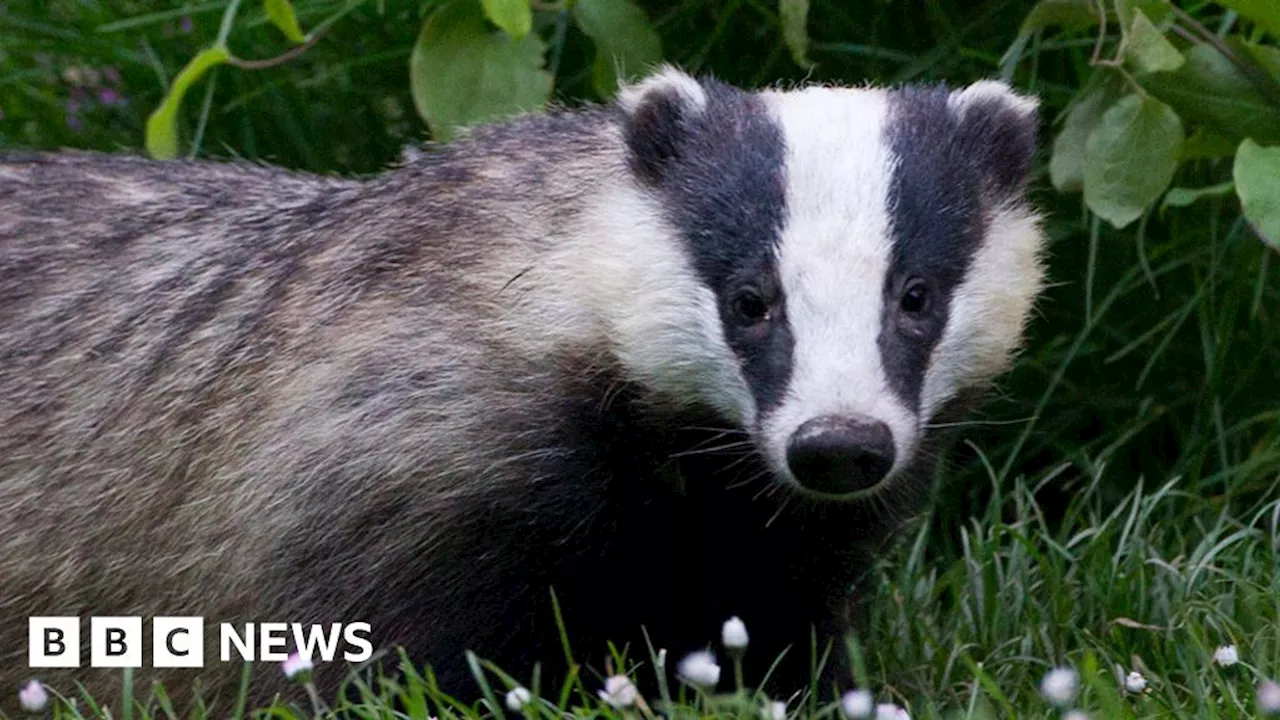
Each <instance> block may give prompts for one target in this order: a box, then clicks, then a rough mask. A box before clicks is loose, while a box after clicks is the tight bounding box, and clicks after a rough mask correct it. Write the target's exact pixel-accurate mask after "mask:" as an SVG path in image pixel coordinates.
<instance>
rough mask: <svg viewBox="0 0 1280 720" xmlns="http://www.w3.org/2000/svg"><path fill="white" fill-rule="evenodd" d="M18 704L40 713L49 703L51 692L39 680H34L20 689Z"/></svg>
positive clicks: (29, 710) (24, 708) (32, 711)
mask: <svg viewBox="0 0 1280 720" xmlns="http://www.w3.org/2000/svg"><path fill="white" fill-rule="evenodd" d="M18 704H19V705H21V706H22V709H23V710H26V711H27V712H29V713H38V712H41V711H43V710H44V706H45V705H48V704H49V693H48V692H47V691H46V690H45V689H44V686H43V685H41V684H40V681H39V680H32V681H31V682H29V683H27V684H26V685H24V686H23V688H22V689H21V690H19V691H18Z"/></svg>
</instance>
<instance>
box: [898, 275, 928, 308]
mask: <svg viewBox="0 0 1280 720" xmlns="http://www.w3.org/2000/svg"><path fill="white" fill-rule="evenodd" d="M899 307H901V308H902V312H904V313H907V314H908V315H921V314H923V313H925V312H928V310H929V288H928V287H927V286H925V284H924V281H923V280H912V281H911V282H910V283H907V289H906V290H903V291H902V300H900V301H899Z"/></svg>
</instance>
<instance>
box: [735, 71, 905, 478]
mask: <svg viewBox="0 0 1280 720" xmlns="http://www.w3.org/2000/svg"><path fill="white" fill-rule="evenodd" d="M763 96H764V98H765V100H766V102H767V103H768V104H769V106H770V108H771V110H772V112H773V113H774V114H775V116H776V117H777V119H778V121H779V123H780V125H781V127H782V129H783V134H784V137H785V139H786V143H787V163H786V180H787V189H786V197H787V216H788V220H787V225H786V227H785V229H784V231H783V235H782V241H781V247H780V256H779V259H778V263H779V268H778V269H779V273H780V275H781V279H782V286H783V291H784V293H785V296H786V299H787V300H786V302H787V319H788V321H789V323H790V325H791V331H792V336H793V340H794V343H795V345H794V351H793V353H792V371H791V382H790V384H789V387H788V391H787V394H786V396H785V398H784V399H783V401H782V403H781V405H780V406H779V407H778V409H777V410H776V411H775V412H773V413H771V415H770V416H769V417H768V418H766V419H765V422H764V425H765V426H764V427H762V428H761V430H762V435H763V437H762V440H763V441H764V442H765V443H766V445H767V446H768V447H769V455H770V457H771V460H772V461H773V462H774V464H775V466H776V468H777V469H778V470H779V472H780V473H782V474H784V475H786V476H788V477H789V473H787V471H786V460H785V457H786V446H787V441H788V440H789V438H790V437H791V434H792V433H793V432H794V431H795V430H796V428H797V427H799V426H800V424H802V423H804V422H805V421H807V420H810V419H812V418H814V417H817V416H820V415H827V414H835V415H852V414H861V415H865V416H867V417H870V418H872V419H875V420H880V421H882V422H884V423H885V424H887V425H888V426H889V429H890V430H891V431H892V433H893V439H894V445H895V455H896V458H895V461H894V471H896V470H897V469H898V468H899V467H900V466H901V465H902V464H903V463H905V462H906V461H909V460H910V458H911V455H912V452H913V450H914V448H915V444H916V434H917V423H916V418H915V417H914V414H913V413H912V412H911V411H910V410H909V409H907V408H906V407H905V406H903V404H902V403H901V401H899V400H898V398H897V396H896V395H895V394H894V392H893V391H892V388H891V386H890V383H889V379H888V377H887V376H886V374H885V372H884V367H883V364H882V362H881V358H880V349H879V347H878V345H877V343H876V338H877V337H879V335H880V326H881V313H882V305H883V302H882V293H883V280H884V278H885V276H886V273H887V271H888V268H889V262H890V254H891V251H892V240H891V237H890V218H889V208H888V207H887V202H888V197H889V190H890V183H891V181H892V177H893V163H894V158H893V155H892V153H891V152H890V148H889V146H888V144H887V143H885V141H884V139H883V129H884V124H885V122H886V119H887V115H888V112H889V104H888V98H887V96H886V93H885V92H884V91H882V90H874V89H859V90H852V89H829V88H809V89H806V90H804V91H801V92H793V93H786V94H782V93H776V92H771V93H765V94H764V95H763ZM890 474H891V475H892V471H891V473H890Z"/></svg>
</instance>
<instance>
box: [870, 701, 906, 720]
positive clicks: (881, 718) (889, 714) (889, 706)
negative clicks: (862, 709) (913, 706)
mask: <svg viewBox="0 0 1280 720" xmlns="http://www.w3.org/2000/svg"><path fill="white" fill-rule="evenodd" d="M876 720H911V716H910V715H908V714H907V711H906V710H903V709H902V708H900V707H898V706H897V705H894V704H893V703H880V704H879V705H877V706H876Z"/></svg>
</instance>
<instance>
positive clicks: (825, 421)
mask: <svg viewBox="0 0 1280 720" xmlns="http://www.w3.org/2000/svg"><path fill="white" fill-rule="evenodd" d="M787 467H788V468H790V469H791V474H792V475H793V476H795V479H796V482H798V483H800V484H801V485H803V486H804V487H806V488H808V489H810V490H813V491H814V492H820V493H827V494H830V495H841V494H844V493H851V492H857V491H858V490H866V489H868V488H871V487H875V485H876V483H878V482H880V481H881V480H883V479H884V476H885V475H887V474H889V468H891V467H893V433H891V432H889V426H888V425H885V424H884V423H882V422H880V421H879V420H872V419H871V418H868V417H861V416H851V417H842V416H836V415H825V416H822V417H816V418H813V419H812V420H809V421H808V422H806V423H804V424H803V425H801V426H800V427H799V428H797V429H796V431H795V433H793V434H792V435H791V440H790V441H789V442H788V443H787Z"/></svg>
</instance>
